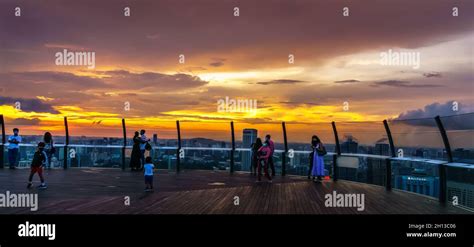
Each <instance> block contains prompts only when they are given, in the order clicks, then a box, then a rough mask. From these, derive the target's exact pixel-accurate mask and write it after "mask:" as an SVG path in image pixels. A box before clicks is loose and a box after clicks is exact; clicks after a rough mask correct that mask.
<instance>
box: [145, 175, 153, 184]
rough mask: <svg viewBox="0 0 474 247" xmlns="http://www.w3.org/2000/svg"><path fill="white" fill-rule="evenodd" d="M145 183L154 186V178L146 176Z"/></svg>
mask: <svg viewBox="0 0 474 247" xmlns="http://www.w3.org/2000/svg"><path fill="white" fill-rule="evenodd" d="M145 183H146V184H153V176H147V175H146V176H145Z"/></svg>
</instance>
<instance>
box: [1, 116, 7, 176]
mask: <svg viewBox="0 0 474 247" xmlns="http://www.w3.org/2000/svg"><path fill="white" fill-rule="evenodd" d="M0 124H1V125H2V145H1V148H0V168H3V167H4V162H5V143H6V138H5V119H4V118H3V114H2V115H0Z"/></svg>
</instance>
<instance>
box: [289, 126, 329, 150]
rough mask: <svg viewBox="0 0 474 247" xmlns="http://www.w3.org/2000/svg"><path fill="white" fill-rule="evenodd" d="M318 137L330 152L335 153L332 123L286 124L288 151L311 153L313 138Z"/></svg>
mask: <svg viewBox="0 0 474 247" xmlns="http://www.w3.org/2000/svg"><path fill="white" fill-rule="evenodd" d="M313 135H316V136H318V137H319V139H321V141H322V142H323V143H324V145H325V147H326V150H327V151H328V152H334V151H335V140H334V132H333V129H332V125H331V123H314V124H300V123H286V136H287V141H288V149H293V150H298V151H311V138H312V136H313Z"/></svg>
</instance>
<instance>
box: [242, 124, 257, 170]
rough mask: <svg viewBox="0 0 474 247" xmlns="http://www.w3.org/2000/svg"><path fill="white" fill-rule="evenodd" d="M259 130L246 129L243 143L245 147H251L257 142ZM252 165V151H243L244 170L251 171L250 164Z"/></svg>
mask: <svg viewBox="0 0 474 247" xmlns="http://www.w3.org/2000/svg"><path fill="white" fill-rule="evenodd" d="M257 133H258V132H257V130H256V129H244V130H243V135H242V145H243V148H250V146H251V145H252V143H255V140H257ZM251 165H252V152H247V151H244V152H243V153H242V170H244V171H250V166H251Z"/></svg>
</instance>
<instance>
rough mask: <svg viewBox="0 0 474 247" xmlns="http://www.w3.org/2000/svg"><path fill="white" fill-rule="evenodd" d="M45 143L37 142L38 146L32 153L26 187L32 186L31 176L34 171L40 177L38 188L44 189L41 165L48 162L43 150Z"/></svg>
mask: <svg viewBox="0 0 474 247" xmlns="http://www.w3.org/2000/svg"><path fill="white" fill-rule="evenodd" d="M44 147H45V143H44V142H40V143H38V147H37V148H36V152H35V154H34V155H33V161H32V162H31V171H30V177H29V178H28V185H27V186H26V187H27V188H28V189H29V188H31V186H33V176H34V175H35V173H38V176H39V177H40V181H41V184H40V185H39V186H38V188H39V189H46V183H45V182H44V177H43V166H44V165H46V164H47V163H48V156H47V155H46V152H45V151H44Z"/></svg>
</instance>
